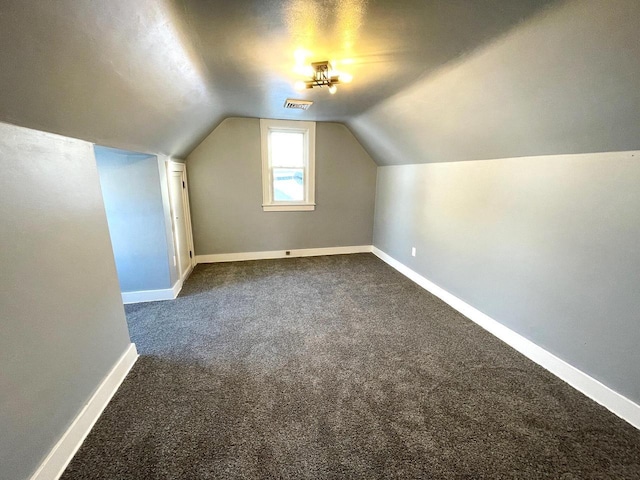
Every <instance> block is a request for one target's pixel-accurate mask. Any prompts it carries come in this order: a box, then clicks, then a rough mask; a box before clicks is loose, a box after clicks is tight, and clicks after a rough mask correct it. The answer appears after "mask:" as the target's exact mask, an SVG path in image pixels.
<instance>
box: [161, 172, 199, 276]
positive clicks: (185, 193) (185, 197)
mask: <svg viewBox="0 0 640 480" xmlns="http://www.w3.org/2000/svg"><path fill="white" fill-rule="evenodd" d="M166 165H167V189H168V191H169V210H170V212H171V233H172V234H173V254H174V255H175V258H176V264H175V266H176V267H178V275H179V280H180V281H184V280H186V279H187V277H188V276H189V274H190V273H191V270H193V267H195V265H196V252H195V249H194V248H193V230H192V228H191V208H190V206H189V182H188V180H187V166H186V165H185V164H184V163H180V162H174V161H173V160H169V161H167V164H166ZM172 172H180V173H181V176H182V180H183V182H184V184H183V188H182V192H181V193H182V206H183V208H184V212H183V213H184V215H183V216H184V219H185V230H186V232H185V233H186V236H187V246H188V248H189V252H191V258H190V263H189V268H187V270H186V272H185V274H184V275H182V272H180V253H179V252H178V238H177V236H178V232H177V229H176V223H175V217H176V216H175V212H174V211H173V202H172V195H173V193H172V192H171V173H172Z"/></svg>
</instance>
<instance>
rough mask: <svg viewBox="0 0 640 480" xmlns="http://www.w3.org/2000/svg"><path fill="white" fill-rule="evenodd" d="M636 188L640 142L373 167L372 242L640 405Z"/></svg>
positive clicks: (639, 207)
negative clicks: (586, 150) (633, 146)
mask: <svg viewBox="0 0 640 480" xmlns="http://www.w3.org/2000/svg"><path fill="white" fill-rule="evenodd" d="M639 186H640V152H630V153H603V154H591V155H576V156H549V157H537V158H517V159H501V160H485V161H473V162H454V163H434V164H426V165H405V166H389V167H380V168H379V169H378V191H377V200H376V215H375V233H374V244H375V246H376V247H378V248H380V249H381V250H383V251H384V252H386V253H388V254H389V255H391V256H392V257H394V258H396V259H397V260H399V261H400V262H402V263H404V264H405V265H407V266H409V267H410V268H412V269H413V270H415V271H416V272H418V273H420V274H421V275H423V276H425V277H426V278H428V279H429V280H431V281H433V282H434V283H436V284H437V285H439V286H441V287H442V288H444V289H445V290H447V291H449V292H451V293H452V294H454V295H456V296H457V297H459V298H461V299H462V300H464V301H465V302H467V303H469V304H470V305H472V306H474V307H475V308H477V309H478V310H480V311H482V312H484V313H486V314H487V315H489V316H491V317H492V318H494V319H496V320H497V321H498V322H500V323H502V324H504V325H506V326H507V327H509V328H511V329H512V330H514V331H516V332H518V333H520V334H521V335H523V336H524V337H526V338H528V339H530V340H532V341H533V342H535V343H536V344H538V345H540V346H542V347H543V348H545V349H547V350H548V351H550V352H552V353H554V354H555V355H557V356H558V357H560V358H562V359H564V360H566V361H567V362H569V363H570V364H572V365H574V366H575V367H577V368H579V369H580V370H582V371H584V372H586V373H588V374H589V375H591V376H593V377H594V378H596V379H598V380H600V381H601V382H602V383H604V384H605V385H607V386H609V387H611V388H612V389H614V390H616V391H618V392H619V393H621V394H623V395H625V396H627V397H628V398H630V399H631V400H633V401H635V402H638V403H640V369H638V365H640V349H639V348H638V345H640V317H639V312H640V295H638V288H639V287H638V286H639V285H640V188H639ZM412 246H415V247H416V248H417V256H416V257H415V258H413V257H411V247H412Z"/></svg>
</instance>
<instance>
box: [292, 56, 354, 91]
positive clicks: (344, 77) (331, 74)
mask: <svg viewBox="0 0 640 480" xmlns="http://www.w3.org/2000/svg"><path fill="white" fill-rule="evenodd" d="M311 68H312V69H313V75H312V76H311V77H312V78H311V79H310V80H306V81H302V80H300V81H298V82H296V83H295V88H296V89H297V90H304V89H307V88H314V87H320V88H322V87H328V89H329V93H331V94H334V93H336V90H338V87H336V85H338V84H340V83H349V82H350V81H351V80H352V79H353V77H352V76H351V75H349V74H348V73H339V72H337V71H335V70H334V69H333V67H332V66H331V63H330V62H329V61H328V60H325V61H324V62H313V63H312V64H311Z"/></svg>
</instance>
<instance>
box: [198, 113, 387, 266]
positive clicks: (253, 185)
mask: <svg viewBox="0 0 640 480" xmlns="http://www.w3.org/2000/svg"><path fill="white" fill-rule="evenodd" d="M187 168H188V172H189V182H190V187H189V188H190V190H189V198H190V203H191V217H192V222H193V235H194V243H195V249H196V254H197V255H204V254H214V253H235V252H256V251H268V250H283V249H296V248H317V247H338V246H348V245H370V244H371V241H372V233H373V208H374V198H375V181H376V165H375V163H374V162H373V160H371V158H370V157H369V155H368V154H367V153H366V152H365V151H364V149H363V148H362V147H361V146H360V144H359V143H358V141H357V140H356V139H355V138H354V137H353V135H351V133H350V132H349V130H348V129H347V128H346V127H344V126H343V125H340V124H336V123H317V124H316V204H317V206H316V209H315V211H313V212H263V211H262V170H261V156H260V121H259V120H258V119H256V118H228V119H226V120H225V121H224V122H222V123H221V124H220V126H219V127H218V128H216V129H215V130H214V131H213V132H212V133H211V135H209V136H208V137H207V138H206V139H205V141H204V142H203V143H202V144H200V146H198V147H197V148H196V149H195V150H194V152H193V153H192V154H191V155H189V157H188V158H187Z"/></svg>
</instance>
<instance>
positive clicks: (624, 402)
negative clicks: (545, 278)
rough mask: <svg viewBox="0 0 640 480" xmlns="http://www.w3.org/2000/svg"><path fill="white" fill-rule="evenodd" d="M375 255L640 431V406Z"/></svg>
mask: <svg viewBox="0 0 640 480" xmlns="http://www.w3.org/2000/svg"><path fill="white" fill-rule="evenodd" d="M372 252H373V254H374V255H376V256H377V257H379V258H380V259H381V260H383V261H384V262H386V263H388V264H389V265H390V266H392V267H393V268H395V269H396V270H397V271H399V272H400V273H402V274H403V275H405V276H406V277H408V278H409V279H411V280H413V281H414V282H415V283H417V284H418V285H420V286H421V287H422V288H424V289H425V290H428V291H429V292H431V293H432V294H433V295H435V296H436V297H438V298H440V299H441V300H442V301H444V302H445V303H447V304H449V305H450V306H451V307H453V308H454V309H455V310H457V311H458V312H460V313H461V314H463V315H464V316H465V317H467V318H469V319H470V320H471V321H473V322H475V323H477V324H478V325H480V326H481V327H482V328H484V329H485V330H487V331H488V332H490V333H492V334H493V335H495V336H496V337H498V338H499V339H500V340H502V341H503V342H505V343H506V344H507V345H509V346H511V347H513V348H514V349H516V350H517V351H518V352H520V353H522V354H523V355H524V356H526V357H528V358H529V359H531V360H533V361H534V362H535V363H537V364H538V365H540V366H542V367H544V368H545V369H547V370H548V371H550V372H551V373H553V374H554V375H555V376H557V377H558V378H560V379H561V380H563V381H565V382H566V383H568V384H569V385H571V386H572V387H573V388H575V389H576V390H579V391H580V392H582V393H583V394H585V395H586V396H587V397H589V398H591V399H592V400H594V401H596V402H597V403H599V404H600V405H602V406H604V407H606V408H607V409H609V410H610V411H611V412H613V413H615V414H616V415H617V416H618V417H620V418H622V419H623V420H626V421H627V422H629V423H630V424H631V425H633V426H634V427H636V428H638V429H640V405H638V404H636V403H634V402H632V401H631V400H629V399H628V398H626V397H624V396H622V395H620V394H619V393H617V392H615V391H613V390H612V389H610V388H609V387H607V386H606V385H604V384H602V383H600V382H599V381H598V380H596V379H594V378H592V377H590V376H589V375H587V374H586V373H584V372H583V371H581V370H578V369H577V368H576V367H574V366H572V365H570V364H569V363H567V362H565V361H564V360H561V359H560V358H558V357H556V356H555V355H553V354H552V353H550V352H548V351H547V350H545V349H544V348H542V347H540V346H538V345H536V344H535V343H533V342H532V341H531V340H528V339H526V338H525V337H523V336H522V335H520V334H518V333H516V332H514V331H513V330H511V329H509V328H508V327H505V326H504V325H502V324H501V323H499V322H498V321H496V320H494V319H493V318H491V317H489V316H488V315H485V314H484V313H482V312H481V311H479V310H477V309H476V308H474V307H472V306H471V305H469V304H468V303H466V302H464V301H463V300H460V299H459V298H458V297H456V296H454V295H452V294H451V293H449V292H447V291H446V290H444V289H443V288H441V287H439V286H438V285H436V284H434V283H433V282H431V281H429V280H427V279H426V278H425V277H423V276H422V275H420V274H419V273H417V272H415V271H413V270H411V269H410V268H409V267H407V266H406V265H404V264H402V263H400V262H399V261H398V260H396V259H394V258H393V257H391V256H389V255H387V254H386V253H385V252H383V251H382V250H380V249H378V248H376V247H373V249H372Z"/></svg>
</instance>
